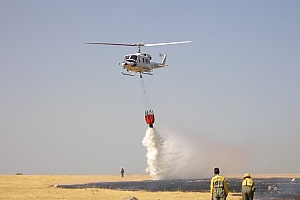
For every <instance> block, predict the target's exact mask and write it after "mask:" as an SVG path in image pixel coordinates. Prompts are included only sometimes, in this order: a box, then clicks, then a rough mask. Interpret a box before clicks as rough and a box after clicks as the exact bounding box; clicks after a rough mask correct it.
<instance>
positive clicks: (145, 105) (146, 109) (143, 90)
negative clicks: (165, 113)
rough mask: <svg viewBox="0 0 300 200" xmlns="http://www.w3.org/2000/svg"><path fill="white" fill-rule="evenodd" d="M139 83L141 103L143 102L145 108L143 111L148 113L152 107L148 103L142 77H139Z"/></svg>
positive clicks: (148, 99)
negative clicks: (141, 96)
mask: <svg viewBox="0 0 300 200" xmlns="http://www.w3.org/2000/svg"><path fill="white" fill-rule="evenodd" d="M140 81H141V88H142V95H143V101H144V108H145V111H150V110H152V106H151V103H150V98H149V96H148V94H147V91H146V86H145V83H144V80H143V77H142V75H140Z"/></svg>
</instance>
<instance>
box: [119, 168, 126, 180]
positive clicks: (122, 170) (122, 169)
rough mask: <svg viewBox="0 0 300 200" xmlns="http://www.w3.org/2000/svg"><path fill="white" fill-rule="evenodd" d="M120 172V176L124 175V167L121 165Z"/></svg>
mask: <svg viewBox="0 0 300 200" xmlns="http://www.w3.org/2000/svg"><path fill="white" fill-rule="evenodd" d="M120 173H121V176H122V178H123V177H124V173H125V170H124V168H123V167H121V169H120Z"/></svg>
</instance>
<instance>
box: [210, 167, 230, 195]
mask: <svg viewBox="0 0 300 200" xmlns="http://www.w3.org/2000/svg"><path fill="white" fill-rule="evenodd" d="M214 174H215V175H214V177H212V179H211V181H210V194H211V199H212V200H225V199H226V198H227V195H228V187H227V183H226V180H225V178H224V177H223V176H221V175H219V174H220V170H219V168H215V169H214Z"/></svg>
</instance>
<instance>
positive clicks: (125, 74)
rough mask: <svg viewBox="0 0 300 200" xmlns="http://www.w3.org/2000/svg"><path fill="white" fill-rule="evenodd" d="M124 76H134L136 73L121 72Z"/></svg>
mask: <svg viewBox="0 0 300 200" xmlns="http://www.w3.org/2000/svg"><path fill="white" fill-rule="evenodd" d="M121 73H122V74H123V75H124V76H134V73H132V74H127V73H124V72H121Z"/></svg>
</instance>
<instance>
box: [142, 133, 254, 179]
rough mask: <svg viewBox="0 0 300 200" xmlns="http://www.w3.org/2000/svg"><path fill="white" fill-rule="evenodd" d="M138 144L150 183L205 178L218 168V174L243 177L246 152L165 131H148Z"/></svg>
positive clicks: (203, 138) (201, 137)
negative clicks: (143, 153) (140, 143)
mask: <svg viewBox="0 0 300 200" xmlns="http://www.w3.org/2000/svg"><path fill="white" fill-rule="evenodd" d="M189 136H191V135H189ZM142 144H143V145H144V146H145V148H146V150H147V154H146V157H147V168H146V170H145V171H146V172H147V173H149V174H150V176H151V177H152V178H153V180H164V179H179V178H208V177H211V176H212V175H213V168H214V167H220V170H221V174H222V172H225V173H226V174H237V173H245V172H244V170H246V169H247V168H245V166H247V164H248V162H247V160H246V161H245V160H242V156H243V155H244V154H247V150H244V149H243V148H240V147H237V146H234V145H226V144H221V143H218V142H214V141H212V140H209V139H208V138H206V137H203V136H201V135H198V136H195V135H194V136H192V137H187V135H183V134H179V133H176V132H174V131H167V130H165V131H163V134H159V133H158V131H157V130H155V129H154V128H148V129H147V131H146V133H145V137H144V138H143V141H142Z"/></svg>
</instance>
